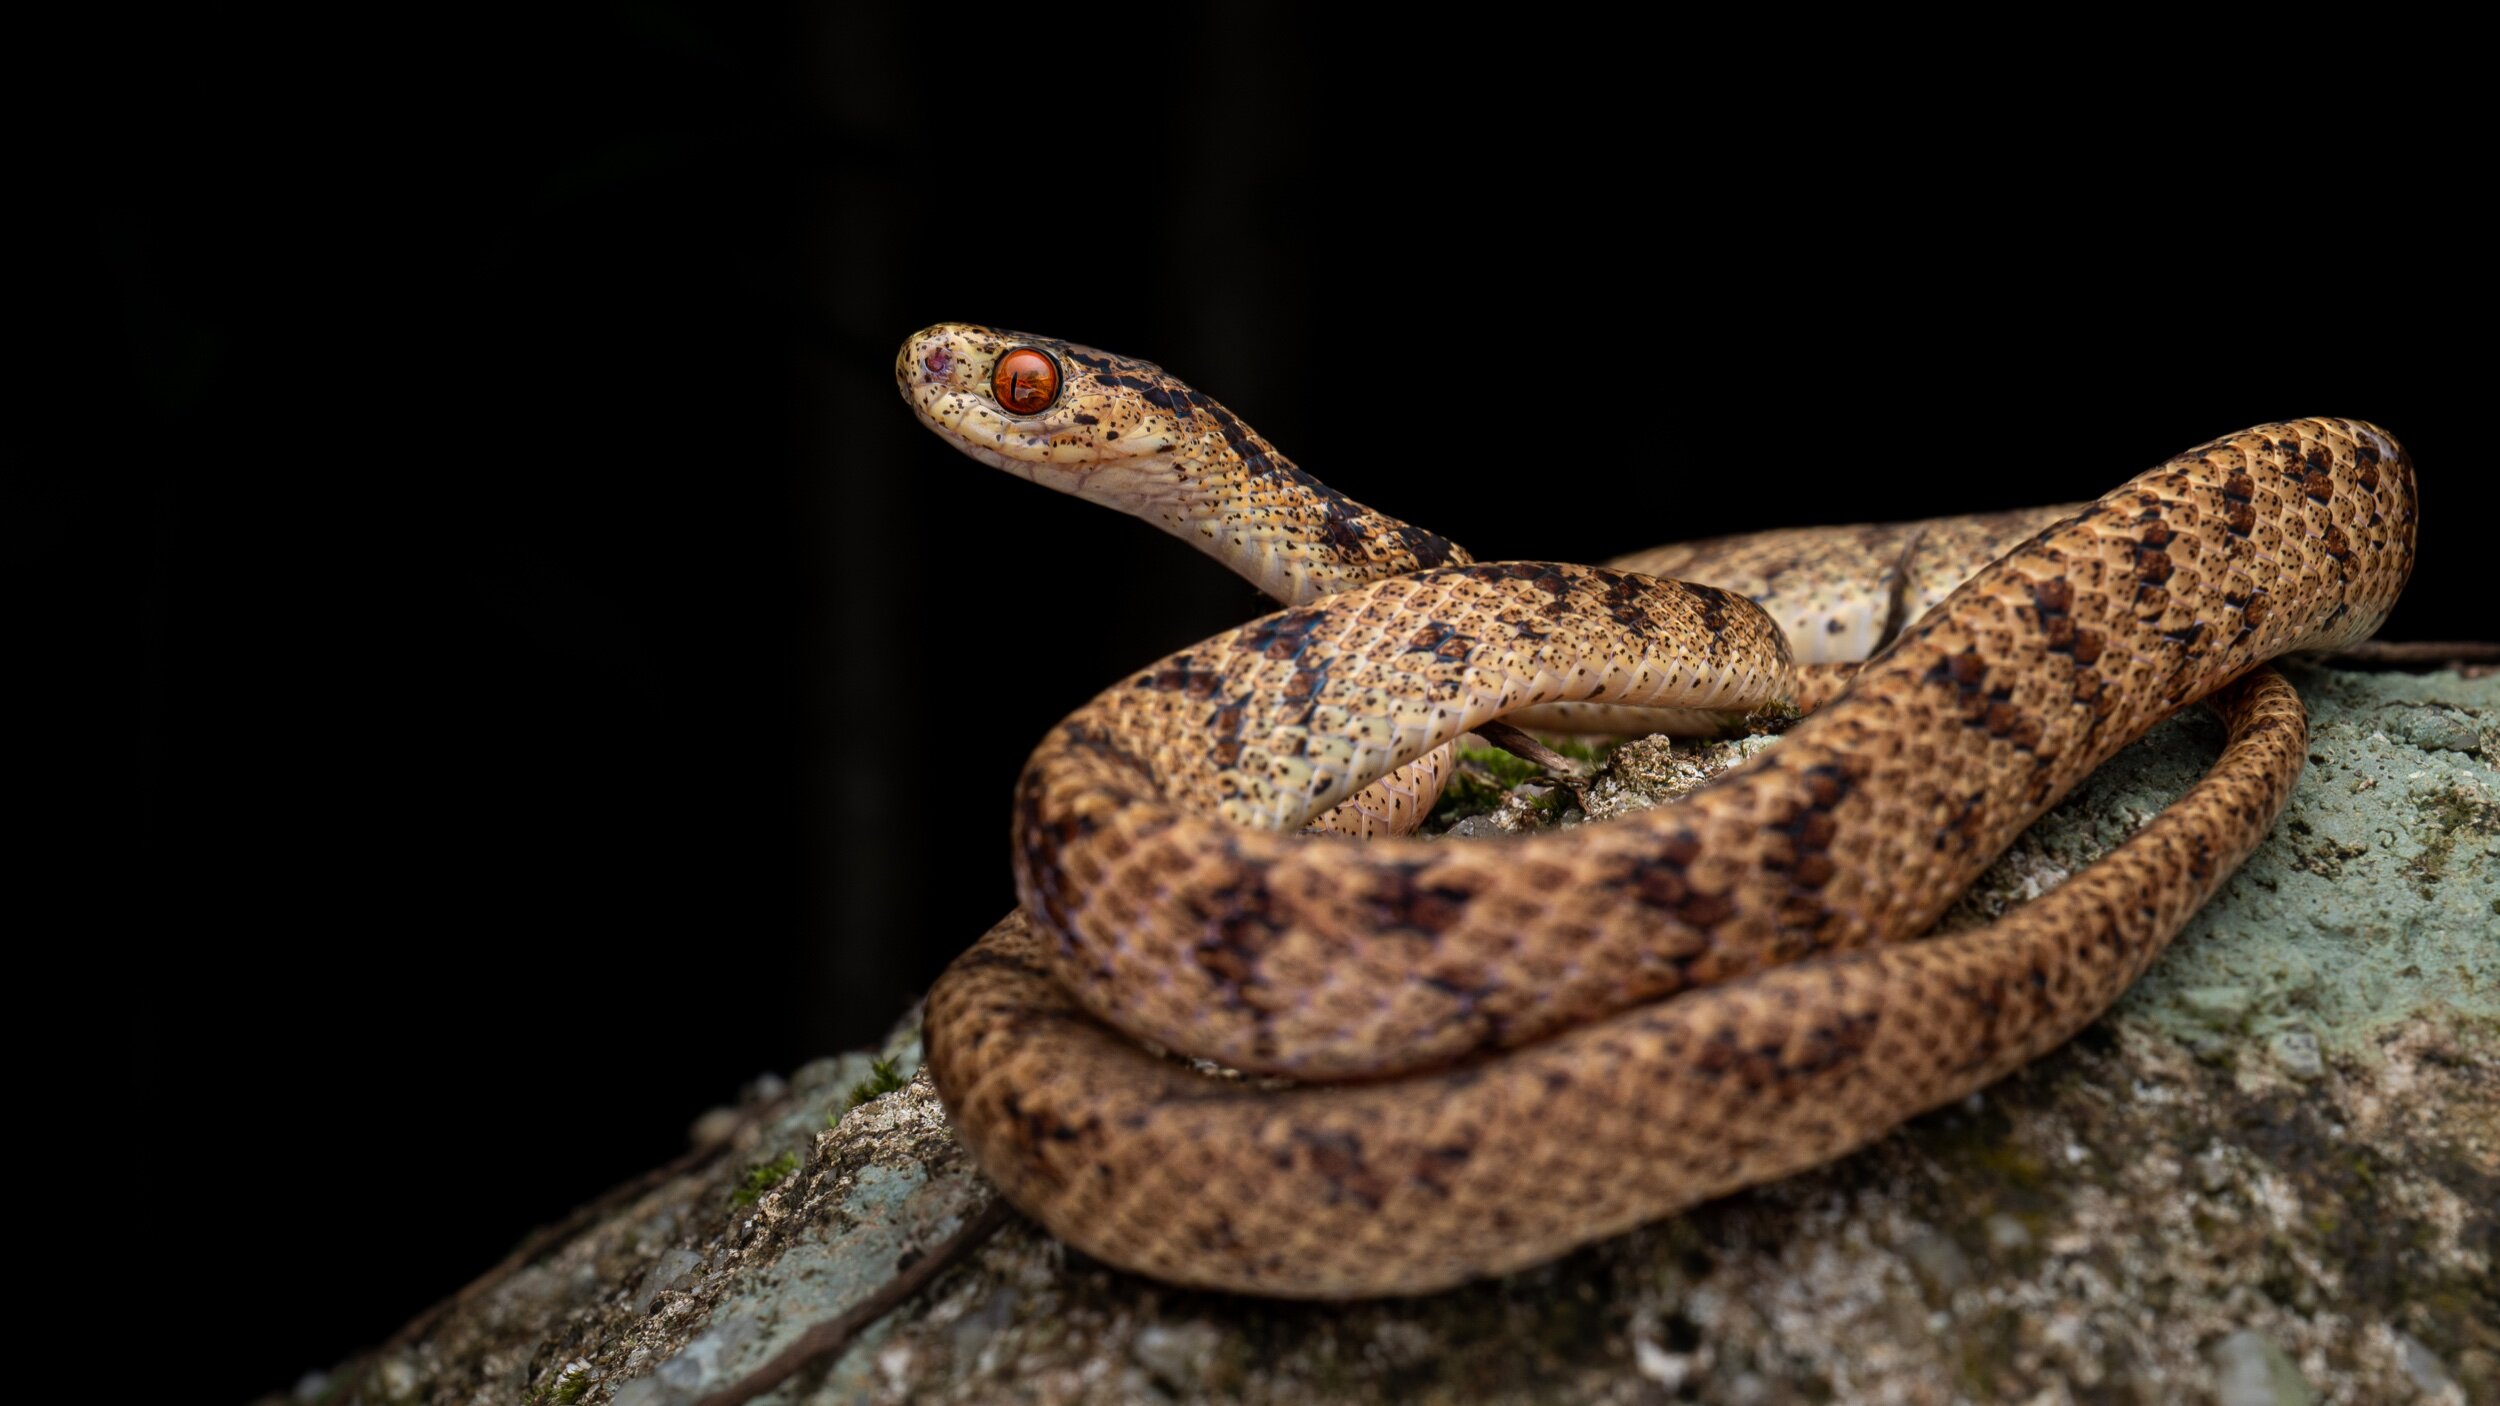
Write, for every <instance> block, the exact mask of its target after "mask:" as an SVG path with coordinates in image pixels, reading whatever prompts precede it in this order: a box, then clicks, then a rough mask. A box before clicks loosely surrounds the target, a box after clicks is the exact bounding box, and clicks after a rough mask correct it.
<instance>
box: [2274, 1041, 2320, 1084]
mask: <svg viewBox="0 0 2500 1406" xmlns="http://www.w3.org/2000/svg"><path fill="white" fill-rule="evenodd" d="M2272 1049H2273V1051H2274V1062H2275V1063H2276V1064H2278V1065H2280V1066H2282V1069H2283V1072H2284V1073H2286V1074H2289V1075H2291V1076H2292V1077H2293V1078H2295V1079H2315V1078H2317V1077H2318V1076H2319V1075H2321V1074H2324V1073H2325V1072H2326V1059H2325V1057H2324V1056H2323V1055H2321V1054H2319V1052H2318V1037H2317V1036H2315V1035H2312V1034H2310V1033H2309V1032H2308V1031H2306V1030H2286V1031H2284V1032H2283V1033H2282V1034H2280V1035H2277V1036H2275V1037H2274V1043H2273V1046H2272Z"/></svg>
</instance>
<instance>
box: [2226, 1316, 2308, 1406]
mask: <svg viewBox="0 0 2500 1406" xmlns="http://www.w3.org/2000/svg"><path fill="white" fill-rule="evenodd" d="M2210 1356H2211V1357H2212V1359H2213V1364H2214V1401H2215V1403H2216V1406H2308V1402H2309V1400H2310V1396H2309V1384H2308V1383H2307V1382H2305V1381H2302V1380H2301V1376H2300V1369H2299V1368H2298V1367H2296V1366H2293V1365H2292V1359H2291V1358H2289V1357H2287V1356H2285V1355H2284V1353H2283V1349H2281V1348H2279V1347H2276V1346H2275V1345H2274V1343H2273V1342H2272V1340H2270V1339H2268V1338H2267V1337H2266V1335H2265V1334H2263V1333H2258V1332H2252V1331H2250V1330H2249V1329H2246V1328H2243V1329H2241V1330H2240V1331H2238V1332H2236V1333H2233V1334H2232V1335H2231V1336H2229V1337H2227V1338H2224V1339H2223V1340H2222V1341H2220V1342H2218V1343H2216V1344H2214V1346H2213V1351H2212V1353H2211V1354H2210Z"/></svg>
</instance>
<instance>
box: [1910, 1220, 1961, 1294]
mask: <svg viewBox="0 0 2500 1406" xmlns="http://www.w3.org/2000/svg"><path fill="white" fill-rule="evenodd" d="M1901 1257H1902V1258H1903V1259H1905V1260H1907V1261H1909V1264H1910V1271H1911V1272H1912V1273H1914V1274H1916V1275H1917V1276H1918V1282H1919V1283H1920V1284H1922V1285H1925V1286H1926V1289H1927V1295H1928V1300H1929V1302H1931V1303H1936V1304H1940V1305H1941V1304H1946V1303H1950V1302H1952V1299H1953V1294H1954V1291H1955V1290H1957V1289H1962V1288H1966V1287H1968V1286H1969V1284H1970V1282H1971V1268H1970V1256H1968V1255H1966V1254H1963V1253H1962V1247H1961V1246H1959V1245H1956V1244H1954V1243H1953V1241H1952V1240H1951V1239H1949V1238H1947V1237H1946V1236H1943V1235H1939V1234H1937V1233H1936V1232H1935V1231H1932V1230H1924V1229H1922V1230H1920V1231H1918V1232H1917V1233H1916V1234H1913V1235H1912V1236H1911V1237H1910V1238H1909V1239H1908V1240H1906V1241H1904V1242H1902V1245H1901Z"/></svg>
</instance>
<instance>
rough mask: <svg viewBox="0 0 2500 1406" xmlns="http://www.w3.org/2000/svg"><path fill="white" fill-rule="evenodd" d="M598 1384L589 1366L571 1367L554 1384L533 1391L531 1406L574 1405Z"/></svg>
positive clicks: (530, 1400)
mask: <svg viewBox="0 0 2500 1406" xmlns="http://www.w3.org/2000/svg"><path fill="white" fill-rule="evenodd" d="M597 1385H598V1382H597V1381H596V1380H594V1379H593V1378H592V1377H591V1375H590V1369H589V1368H587V1367H574V1368H570V1369H568V1370H566V1371H565V1372H564V1373H563V1375H561V1376H559V1377H557V1378H556V1380H555V1384H554V1385H552V1386H546V1387H541V1388H539V1389H538V1390H537V1391H535V1392H532V1393H531V1394H530V1399H529V1406H574V1403H576V1402H578V1401H580V1400H581V1399H582V1398H583V1397H585V1396H588V1395H589V1394H590V1389H591V1388H592V1387H594V1386H597Z"/></svg>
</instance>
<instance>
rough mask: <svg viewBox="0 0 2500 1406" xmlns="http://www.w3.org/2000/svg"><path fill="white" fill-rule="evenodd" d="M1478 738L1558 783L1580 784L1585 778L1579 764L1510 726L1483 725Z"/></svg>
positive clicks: (1477, 733)
mask: <svg viewBox="0 0 2500 1406" xmlns="http://www.w3.org/2000/svg"><path fill="white" fill-rule="evenodd" d="M1476 735H1477V736H1478V737H1481V738H1483V739H1484V740H1485V741H1487V742H1490V743H1492V744H1493V745H1494V746H1496V747H1499V748H1501V749H1502V750H1503V751H1505V752H1508V753H1510V754H1511V755H1512V756H1514V757H1517V758H1519V759H1520V760H1521V761H1524V762H1534V763H1535V764H1536V765H1538V766H1541V767H1543V768H1545V770H1546V771H1547V773H1548V774H1550V775H1552V776H1554V777H1556V778H1558V779H1561V780H1564V781H1577V780H1579V779H1580V778H1581V777H1582V776H1583V775H1584V774H1585V769H1584V768H1583V767H1581V765H1580V764H1579V763H1578V762H1575V761H1573V760H1572V759H1571V758H1569V757H1566V756H1564V755H1563V754H1562V753H1560V752H1557V751H1555V750H1554V749H1553V748H1551V747H1548V746H1546V745H1545V744H1544V743H1542V742H1539V741H1537V740H1536V739H1535V738H1533V737H1530V736H1529V735H1528V734H1526V733H1524V732H1521V731H1520V730H1519V729H1517V728H1515V727H1512V726H1511V725H1510V724H1509V723H1484V724H1481V725H1479V726H1478V727H1477V728H1476Z"/></svg>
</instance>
